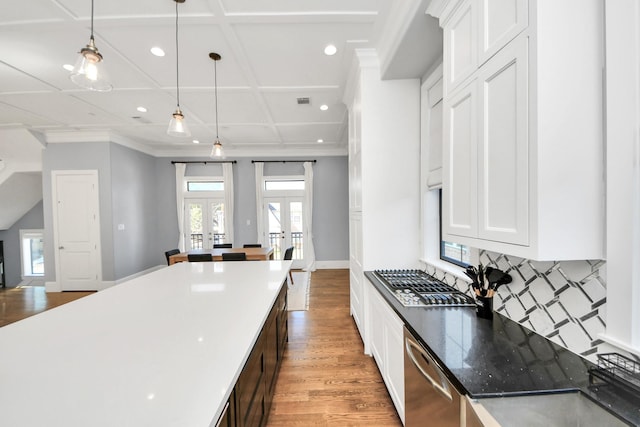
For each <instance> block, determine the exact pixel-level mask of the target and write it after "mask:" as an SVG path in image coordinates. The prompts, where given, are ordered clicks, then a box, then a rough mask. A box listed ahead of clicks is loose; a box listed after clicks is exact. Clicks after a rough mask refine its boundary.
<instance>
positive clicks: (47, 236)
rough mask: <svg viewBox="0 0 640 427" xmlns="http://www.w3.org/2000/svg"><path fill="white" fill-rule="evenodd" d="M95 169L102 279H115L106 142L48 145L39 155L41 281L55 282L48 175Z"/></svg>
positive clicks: (49, 180) (108, 159)
mask: <svg viewBox="0 0 640 427" xmlns="http://www.w3.org/2000/svg"><path fill="white" fill-rule="evenodd" d="M54 170H97V171H98V185H99V187H100V188H99V191H100V241H101V252H102V278H103V280H115V270H114V260H113V232H112V224H113V219H112V209H111V206H112V203H111V144H110V143H108V142H92V143H70V144H49V145H47V148H46V149H45V150H44V151H43V152H42V200H43V208H44V271H45V281H47V282H53V281H55V278H56V274H55V258H54V248H53V210H52V206H53V205H52V201H51V192H52V187H51V172H52V171H54Z"/></svg>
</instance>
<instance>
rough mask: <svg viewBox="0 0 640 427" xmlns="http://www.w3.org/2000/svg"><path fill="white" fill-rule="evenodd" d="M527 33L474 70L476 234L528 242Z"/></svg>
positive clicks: (503, 239) (487, 237)
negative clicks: (476, 173)
mask: <svg viewBox="0 0 640 427" xmlns="http://www.w3.org/2000/svg"><path fill="white" fill-rule="evenodd" d="M527 41H528V39H527V38H526V37H523V38H521V39H518V40H516V41H515V42H513V43H511V44H510V45H509V46H507V47H505V48H504V49H503V50H501V51H500V52H498V53H497V54H496V55H495V56H494V57H493V58H491V59H490V60H489V61H488V62H487V63H486V64H485V66H483V67H482V68H481V69H480V71H479V73H478V79H477V81H478V92H479V95H480V96H479V102H480V106H479V108H478V111H479V126H478V132H477V136H478V139H479V141H478V168H479V170H478V175H477V178H478V227H479V229H478V237H479V238H481V239H485V240H493V241H499V242H506V243H513V244H517V245H528V244H529V216H528V214H529V207H530V206H529V138H528V134H527V127H528V119H527V118H528V105H529V103H528V101H529V98H528V94H527V89H528V80H527V75H528V73H527V64H528V62H527Z"/></svg>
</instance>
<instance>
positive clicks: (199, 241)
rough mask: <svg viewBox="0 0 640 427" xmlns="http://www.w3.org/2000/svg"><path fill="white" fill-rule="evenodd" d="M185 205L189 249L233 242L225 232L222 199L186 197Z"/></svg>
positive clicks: (206, 247)
mask: <svg viewBox="0 0 640 427" xmlns="http://www.w3.org/2000/svg"><path fill="white" fill-rule="evenodd" d="M185 207H186V210H187V212H186V215H185V221H186V225H185V229H186V230H187V233H188V234H187V241H186V244H187V249H212V248H213V245H214V244H216V243H231V242H227V239H226V235H225V232H224V226H225V224H224V221H225V217H224V201H223V200H222V199H186V200H185Z"/></svg>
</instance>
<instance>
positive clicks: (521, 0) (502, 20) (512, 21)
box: [478, 0, 529, 65]
mask: <svg viewBox="0 0 640 427" xmlns="http://www.w3.org/2000/svg"><path fill="white" fill-rule="evenodd" d="M479 6H480V11H479V13H478V17H479V19H480V24H479V25H478V30H479V40H480V43H478V48H479V53H478V63H479V65H482V64H483V63H484V62H486V61H487V60H488V59H489V58H491V57H492V56H493V55H494V54H495V53H496V52H498V51H499V50H500V49H502V48H503V47H504V46H506V45H507V43H509V42H510V41H511V40H513V39H514V38H515V37H516V36H517V35H518V34H520V32H521V31H522V30H524V29H525V28H527V25H528V16H529V11H528V7H529V2H528V0H480V5H479Z"/></svg>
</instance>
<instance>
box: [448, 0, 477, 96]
mask: <svg viewBox="0 0 640 427" xmlns="http://www.w3.org/2000/svg"><path fill="white" fill-rule="evenodd" d="M476 5H477V3H476V2H472V1H466V2H464V3H463V4H462V5H461V6H460V7H459V8H458V10H456V12H455V13H454V14H453V15H452V16H451V19H449V20H447V23H446V24H445V26H444V32H443V38H444V52H443V56H444V76H445V92H446V93H451V91H453V90H454V89H455V88H456V86H458V85H460V84H461V83H462V82H463V81H464V80H465V79H466V78H467V77H469V76H470V75H471V74H472V73H473V72H475V71H476V69H477V68H478V47H477V34H478V30H477V28H478V27H477V22H478V19H477V18H476V16H475V14H476V9H477V8H476Z"/></svg>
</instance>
